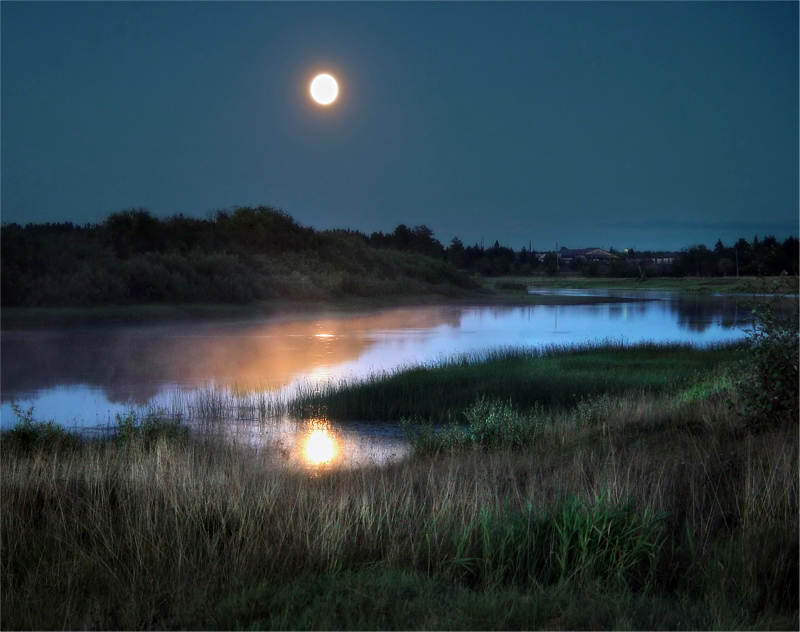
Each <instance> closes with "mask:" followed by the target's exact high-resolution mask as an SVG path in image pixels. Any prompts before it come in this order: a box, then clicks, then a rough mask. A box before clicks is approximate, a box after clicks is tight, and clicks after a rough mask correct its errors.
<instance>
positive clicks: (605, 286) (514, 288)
mask: <svg viewBox="0 0 800 632" xmlns="http://www.w3.org/2000/svg"><path fill="white" fill-rule="evenodd" d="M797 282H798V281H797V277H738V278H737V277H723V278H704V277H699V278H695V277H683V278H669V277H661V278H657V279H647V280H645V281H639V280H637V279H616V278H615V279H609V278H604V277H601V278H587V277H579V276H566V275H564V276H555V277H512V276H502V277H487V278H483V279H480V283H481V287H480V288H479V289H477V290H474V291H466V292H463V293H459V294H458V295H445V294H435V293H431V294H413V295H400V296H398V295H393V296H382V297H345V298H339V299H327V300H320V301H308V300H303V301H296V300H288V299H281V300H276V301H272V302H266V301H261V302H255V303H246V304H233V303H182V304H164V303H146V304H136V305H102V306H92V307H6V308H3V309H2V310H0V329H2V330H3V331H8V330H29V329H42V328H60V327H82V326H116V325H144V324H159V323H180V322H187V321H197V320H208V321H233V320H241V319H245V320H251V319H258V318H267V317H275V316H278V315H281V314H283V315H295V314H315V313H324V312H334V313H343V312H344V313H347V312H354V313H359V312H364V311H369V310H376V309H386V308H401V307H426V306H429V307H432V306H459V305H461V306H467V305H469V306H475V305H482V306H526V305H530V306H533V305H596V304H607V303H628V302H637V301H645V300H649V299H648V297H646V296H642V297H609V296H569V295H562V296H558V295H549V294H530V293H528V290H530V289H533V290H545V291H548V290H628V291H632V292H633V291H652V290H655V291H671V292H681V293H684V292H685V293H689V294H704V295H711V294H715V295H724V296H736V295H747V294H754V293H758V292H759V291H760V292H764V291H768V290H770V289H772V290H773V291H777V292H778V293H780V294H790V293H796V292H797V291H798V287H797ZM503 286H505V287H503Z"/></svg>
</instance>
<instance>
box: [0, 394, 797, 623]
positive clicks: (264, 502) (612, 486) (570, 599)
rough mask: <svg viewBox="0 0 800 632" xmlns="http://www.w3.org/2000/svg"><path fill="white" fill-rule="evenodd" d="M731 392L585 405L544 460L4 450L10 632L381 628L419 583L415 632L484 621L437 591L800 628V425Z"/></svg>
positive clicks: (531, 615)
mask: <svg viewBox="0 0 800 632" xmlns="http://www.w3.org/2000/svg"><path fill="white" fill-rule="evenodd" d="M714 384H719V381H718V380H717V381H715V380H710V381H709V382H708V385H707V387H706V388H705V389H695V390H694V391H692V392H690V390H691V389H688V388H687V389H685V390H684V391H682V392H681V393H679V394H678V395H675V394H667V393H662V394H659V395H656V394H654V393H652V392H642V391H640V392H638V393H635V394H626V395H620V396H616V397H611V396H607V397H606V399H605V400H603V399H602V397H603V396H601V397H599V398H597V399H594V400H585V401H584V404H583V409H582V410H583V412H581V413H574V411H573V412H570V411H568V410H564V411H562V412H557V413H555V417H554V418H553V419H552V420H551V423H550V424H548V425H547V426H546V427H545V428H544V429H543V431H542V432H541V433H540V434H539V435H538V437H537V439H536V441H534V442H532V443H529V444H526V445H525V446H524V449H519V448H514V449H504V448H500V449H495V450H491V451H483V450H460V451H457V452H453V453H439V454H438V455H436V456H434V457H427V458H418V459H411V460H409V461H406V462H403V463H400V464H396V465H392V466H389V467H385V468H374V467H367V468H363V469H360V470H355V471H330V472H320V473H319V474H318V475H315V476H310V477H309V476H308V475H307V474H303V473H299V472H296V471H293V470H289V469H285V468H281V467H278V466H276V465H275V464H274V463H275V462H274V460H272V459H271V458H270V455H269V454H267V453H264V452H259V453H255V452H252V451H248V450H245V449H242V448H237V447H233V446H230V445H224V444H219V443H208V442H203V441H199V440H191V441H188V442H175V441H170V440H168V439H166V438H162V440H158V441H156V442H155V443H154V444H152V445H150V446H147V447H146V446H145V445H143V444H141V443H137V442H133V443H131V444H129V445H127V446H121V445H119V444H118V443H114V442H100V443H93V444H88V445H85V446H83V447H82V448H81V449H80V450H77V451H60V452H55V453H45V452H34V453H19V452H17V451H15V450H9V449H7V448H6V446H5V444H4V445H3V446H2V463H1V464H0V473H1V474H2V477H1V478H0V498H2V503H3V511H2V516H1V517H0V521H1V522H0V525H1V526H2V534H3V548H2V556H1V557H0V561H2V569H0V570H2V578H1V579H0V582H1V584H0V587H2V593H1V595H0V598H1V599H2V611H1V612H2V627H3V628H37V629H41V628H52V627H67V628H76V627H89V628H94V627H103V628H142V627H214V626H221V627H236V626H249V625H273V624H274V625H275V626H277V627H281V626H283V627H288V628H292V627H296V626H297V625H299V624H298V621H301V620H302V621H305V622H306V623H308V619H302V616H303V615H301V614H300V613H302V612H303V611H305V610H306V609H309V608H310V609H311V611H313V612H317V613H319V616H320V619H319V621H320V622H321V623H318V625H328V626H330V627H348V626H347V624H348V622H353V621H357V620H360V621H362V625H363V626H364V627H379V626H377V624H376V622H380V621H383V620H382V619H380V618H379V617H380V615H379V614H377V610H376V608H375V607H374V606H366V605H365V603H371V602H370V601H369V599H367V600H366V601H365V599H364V598H363V596H362V595H363V591H364V590H365V589H366V590H368V587H369V586H370V585H371V584H372V583H374V584H376V585H378V586H385V585H386V584H385V582H386V581H388V579H387V578H393V577H394V578H397V577H400V579H397V581H398V586H399V587H400V588H402V587H403V586H405V587H407V588H408V590H409V591H410V593H409V594H410V595H412V596H413V595H417V597H413V599H416V601H413V603H416V604H417V606H415V607H416V608H419V609H417V610H412V611H411V612H410V613H409V614H408V615H402V614H401V613H399V612H398V614H397V616H398V617H400V618H399V620H398V621H397V623H396V625H397V626H398V627H404V624H409V626H410V624H413V625H414V626H415V627H416V626H419V627H430V625H431V621H449V622H450V625H452V626H453V627H458V626H459V625H460V624H461V625H463V624H464V620H465V619H464V618H459V617H458V616H457V613H451V615H450V616H451V618H445V619H436V618H435V617H434V618H433V619H431V618H430V617H432V616H434V615H430V616H429V615H426V614H425V612H427V611H426V610H425V608H427V607H428V606H429V605H430V601H429V600H428V601H425V600H424V599H422V598H421V597H419V592H420V591H421V590H422V589H421V588H419V587H420V586H427V587H431V586H433V587H437V589H438V590H441V594H439V595H438V599H437V601H439V602H441V604H444V605H445V606H446V605H447V604H450V605H453V606H456V605H457V607H459V608H462V609H464V610H463V612H469V611H470V610H469V607H468V606H467V605H465V604H466V603H467V602H469V601H473V600H474V601H475V602H476V603H481V604H483V605H482V606H481V607H482V608H483V607H485V608H486V610H485V612H489V611H491V612H499V611H500V610H501V609H502V608H505V607H507V606H508V605H509V604H510V603H513V600H512V601H509V600H510V599H511V596H512V595H516V597H514V598H515V599H516V598H522V599H530V597H524V595H531V594H538V595H540V597H537V598H536V599H541V601H536V602H535V603H538V604H539V605H540V606H541V608H542V609H541V610H531V611H530V612H528V613H527V614H526V613H517V615H515V617H511V619H508V620H509V621H516V622H517V624H518V625H519V626H520V627H531V626H533V625H534V624H535V625H536V626H540V627H541V626H547V627H582V626H586V625H592V626H594V627H597V626H600V627H605V626H608V625H609V623H608V621H609V620H612V619H609V620H606V619H603V620H598V619H597V618H596V617H597V616H598V615H597V613H598V612H611V613H616V614H615V615H614V617H622V616H623V615H624V614H625V613H626V612H627V613H628V614H627V616H629V617H634V616H635V617H636V618H635V619H632V620H628V623H627V625H628V626H629V627H633V628H636V627H695V628H711V627H723V628H726V627H734V626H737V627H745V628H754V627H759V628H762V627H763V628H775V627H788V628H791V627H792V626H796V625H797V611H798V602H797V588H798V586H797V576H798V564H797V560H798V538H797V533H798V496H799V495H800V484H799V483H798V478H797V471H798V445H797V440H796V429H791V428H786V427H782V428H771V429H767V430H765V431H763V432H760V433H758V434H750V433H747V432H745V431H744V430H743V427H742V426H741V424H739V423H738V422H737V421H736V420H735V417H732V416H731V411H730V408H729V406H728V404H727V403H726V401H725V400H726V398H727V397H726V395H725V393H722V392H721V391H715V388H714V386H713V385H714ZM727 394H728V395H730V393H727ZM734 395H735V393H734ZM573 413H574V414H573ZM278 461H279V459H278ZM360 578H363V579H360ZM337 586H338V587H337ZM315 587H316V588H315ZM348 587H351V588H352V590H351V589H350V588H348ZM415 587H416V588H415ZM400 588H398V590H399V589H400ZM381 590H384V589H383V588H382V589H381ZM309 591H310V592H309ZM354 591H362V592H360V593H356V592H354ZM415 591H416V592H415ZM464 591H467V592H464ZM309 594H312V595H313V594H317V595H318V596H319V597H320V599H321V600H322V601H323V602H324V603H325V604H327V606H325V607H326V608H328V609H329V610H330V611H329V612H327V614H323V613H322V612H321V611H322V609H323V607H322V606H319V605H316V604H309V603H308V596H309ZM367 594H369V593H367ZM380 594H383V595H386V594H389V593H385V592H384V593H380ZM470 595H472V596H470ZM375 598H376V599H378V598H379V595H376V597H375ZM380 598H382V597H380ZM395 598H396V599H400V600H401V601H402V600H403V599H405V597H403V596H402V595H401V594H396V595H395ZM408 599H412V597H408ZM583 599H588V600H589V601H588V602H589V603H592V604H594V606H593V608H591V610H592V611H593V612H594V614H591V613H588V612H584V611H585V610H589V609H588V608H585V607H584V608H582V607H581V606H579V605H577V604H576V602H577V601H580V600H583ZM487 600H488V601H487ZM312 601H313V600H312ZM301 602H302V603H301ZM523 602H524V603H528V604H531V603H534V602H530V601H523ZM334 604H338V605H334ZM558 604H561V605H558ZM647 604H650V605H651V606H652V608H650V607H648V605H647ZM431 607H433V606H431ZM442 607H444V606H442ZM537 607H538V606H537ZM365 608H367V609H366V610H365ZM559 608H561V610H559ZM564 608H566V609H567V610H563V609H564ZM670 611H674V612H678V613H682V616H683V615H685V616H687V617H689V618H688V619H685V620H683V622H681V621H680V620H676V619H675V618H674V616H675V615H668V614H666V613H667V612H670ZM364 612H375V614H374V615H373V617H374V618H372V619H369V620H368V621H365V620H364V619H363V618H362V619H359V618H358V617H359V616H362V615H363V613H364ZM432 612H434V613H439V614H436V616H443V615H442V611H441V610H439V609H435V608H434V610H432ZM482 612H483V611H482ZM653 612H658V613H661V615H660V616H663V617H664V618H663V619H656V620H654V619H653V618H652V617H653ZM281 613H283V614H281ZM287 613H289V614H287ZM291 613H297V614H296V615H291ZM359 613H361V614H359ZM548 613H549V614H548ZM578 613H583V614H580V616H578ZM506 614H508V613H506ZM403 616H407V617H408V618H406V619H403V618H402V617H403ZM609 616H611V615H609ZM293 617H295V618H293ZM453 617H455V618H453ZM463 617H466V615H463ZM548 617H551V618H548ZM593 617H594V618H593ZM504 620H505V619H504ZM613 620H614V621H617V622H620V621H623V620H622V619H619V618H616V619H613ZM604 621H605V623H604ZM687 621H688V623H687ZM270 622H271V623H270ZM312 627H313V626H312Z"/></svg>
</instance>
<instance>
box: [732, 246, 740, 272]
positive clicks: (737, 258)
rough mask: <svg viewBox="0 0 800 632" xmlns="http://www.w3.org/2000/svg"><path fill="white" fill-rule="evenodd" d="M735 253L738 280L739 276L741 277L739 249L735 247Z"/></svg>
mask: <svg viewBox="0 0 800 632" xmlns="http://www.w3.org/2000/svg"><path fill="white" fill-rule="evenodd" d="M733 252H735V253H736V276H737V278H738V276H739V249H738V248H737V247H736V246H734V247H733Z"/></svg>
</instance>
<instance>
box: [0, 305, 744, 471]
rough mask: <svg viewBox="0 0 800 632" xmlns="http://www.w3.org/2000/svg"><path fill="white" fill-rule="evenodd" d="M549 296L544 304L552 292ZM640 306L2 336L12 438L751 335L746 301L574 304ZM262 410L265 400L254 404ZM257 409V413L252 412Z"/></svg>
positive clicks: (2, 380) (241, 436) (330, 444)
mask: <svg viewBox="0 0 800 632" xmlns="http://www.w3.org/2000/svg"><path fill="white" fill-rule="evenodd" d="M543 293H544V292H543ZM546 293H547V294H563V295H571V296H575V295H591V296H599V297H614V299H615V300H619V299H620V298H623V299H628V300H626V302H614V303H600V304H591V305H558V306H556V305H539V306H480V305H475V306H425V307H403V308H391V309H381V310H376V311H374V312H370V313H358V314H343V313H336V314H319V313H318V314H313V315H307V316H303V315H291V316H282V317H280V316H279V317H270V318H266V319H263V320H259V321H253V320H250V321H247V322H239V323H231V322H225V323H207V322H206V323H189V324H187V323H182V324H175V325H168V326H152V325H151V326H136V327H104V328H94V329H71V330H47V331H41V330H39V331H9V332H2V347H1V353H2V373H1V374H0V376H1V377H0V385H1V387H2V388H1V390H0V393H1V394H2V414H1V415H0V422H1V423H2V425H3V427H8V426H9V425H11V424H13V423H14V421H15V417H14V415H13V412H12V410H11V405H12V404H17V405H19V406H21V407H22V408H28V407H30V406H33V407H34V416H35V417H36V418H37V419H53V420H55V421H57V422H59V423H61V424H63V425H65V426H69V427H76V426H77V427H80V428H84V429H86V428H91V427H97V426H104V425H108V424H110V423H113V420H114V418H115V415H116V414H118V413H121V414H124V413H126V412H128V411H130V410H132V409H139V408H141V407H147V406H149V407H157V406H161V407H164V408H167V409H169V408H170V407H173V408H174V406H175V402H179V403H180V404H181V405H183V406H186V405H189V404H190V403H191V402H192V398H197V397H203V396H204V397H208V394H209V393H210V392H215V391H216V392H220V391H221V392H225V393H234V394H236V396H244V395H243V394H246V396H247V397H249V398H251V400H252V401H256V400H257V399H258V397H259V395H260V396H261V397H262V400H263V398H264V397H268V398H273V397H276V396H277V397H288V396H291V393H292V392H293V391H294V389H296V388H297V386H298V385H299V384H301V383H308V382H311V383H312V384H313V383H314V382H316V381H321V380H329V379H337V378H342V377H355V378H358V377H360V376H364V375H367V374H369V373H371V372H373V371H381V370H388V369H394V368H396V367H400V366H403V365H407V364H412V363H419V362H429V361H433V360H436V359H437V358H440V357H447V356H450V355H453V354H458V353H464V352H471V351H482V350H487V349H491V348H497V347H506V346H518V345H542V344H552V343H575V342H583V341H591V340H602V339H612V340H620V341H624V342H626V343H634V342H638V341H642V340H654V341H687V342H691V343H693V344H699V345H704V344H709V343H714V342H719V341H726V340H733V339H737V338H741V337H742V336H743V335H744V331H743V327H744V319H745V318H746V316H747V315H748V313H747V311H746V310H744V309H742V308H741V307H739V306H737V303H739V302H740V301H741V297H723V296H701V295H686V294H679V293H674V292H643V291H613V290H595V291H591V290H562V291H549V292H546ZM254 398H255V399H254ZM251 400H248V401H251ZM237 416H238V417H239V419H238V420H237V421H236V423H233V421H234V420H231V424H229V426H230V427H231V428H234V427H235V428H236V429H237V432H236V433H235V436H236V438H237V440H241V441H247V442H250V443H254V444H258V445H270V446H272V447H273V448H275V450H276V453H277V454H280V455H281V457H282V458H283V459H284V460H286V461H287V462H288V463H300V464H306V465H308V464H312V465H325V466H330V465H334V464H358V463H363V462H368V461H385V460H391V459H394V458H399V457H401V456H402V455H403V454H405V452H406V445H405V442H404V441H403V437H402V434H401V432H400V430H399V428H398V427H397V425H396V424H385V425H378V426H376V425H374V424H369V425H366V424H364V425H362V424H357V423H355V424H352V423H351V424H340V423H337V424H331V423H324V422H322V421H320V420H312V421H304V422H297V421H294V420H290V419H285V418H278V419H271V420H270V421H269V422H268V423H256V422H254V421H248V420H247V419H246V417H247V415H244V418H245V419H242V415H237Z"/></svg>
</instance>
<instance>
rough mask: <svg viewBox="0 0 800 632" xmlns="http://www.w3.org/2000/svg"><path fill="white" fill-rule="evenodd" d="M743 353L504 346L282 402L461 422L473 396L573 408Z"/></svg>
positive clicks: (729, 349)
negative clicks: (590, 399) (592, 399)
mask: <svg viewBox="0 0 800 632" xmlns="http://www.w3.org/2000/svg"><path fill="white" fill-rule="evenodd" d="M741 358H744V353H743V351H742V346H741V345H740V344H725V345H716V346H711V347H708V348H704V349H700V348H697V347H692V346H691V345H688V344H655V343H644V344H638V345H632V346H631V345H624V344H622V343H619V342H600V343H588V344H580V345H551V346H546V347H540V348H535V347H534V348H530V347H523V348H506V349H500V350H491V351H487V352H483V353H469V354H463V355H459V356H454V357H452V358H447V359H443V360H439V361H437V362H432V363H428V364H423V365H418V366H410V367H402V368H400V369H397V370H394V371H389V372H380V373H375V374H372V375H370V376H368V377H366V378H364V379H360V380H355V379H341V380H334V381H330V382H323V383H321V384H320V383H318V384H314V385H313V386H311V385H307V386H305V387H302V386H301V388H300V389H299V392H298V394H297V396H296V397H294V398H293V399H292V400H290V401H289V402H288V411H289V412H290V413H291V414H293V415H296V416H299V417H304V416H311V415H317V414H319V411H324V412H325V414H326V415H327V416H328V417H329V418H331V419H336V420H350V419H357V420H367V421H369V420H381V421H383V420H397V419H402V418H406V419H413V420H430V421H434V422H438V423H446V422H450V421H455V422H457V423H461V422H464V421H465V419H464V416H463V411H464V410H466V409H468V407H470V406H472V405H473V404H474V403H475V398H476V396H477V394H481V395H483V396H485V397H487V398H489V399H494V400H502V401H511V402H512V403H513V406H514V407H516V408H517V409H518V410H519V411H521V412H527V411H529V410H530V409H531V408H532V407H534V406H535V405H541V406H548V407H550V406H562V407H564V406H572V405H575V404H576V403H577V402H579V401H580V400H582V399H584V398H587V397H594V396H597V395H602V394H605V393H608V394H617V395H619V394H623V393H626V392H634V391H638V390H642V389H647V390H650V391H651V392H653V393H659V392H665V391H669V390H671V389H675V388H680V387H681V386H683V385H686V384H688V383H690V382H691V381H692V380H693V379H695V378H697V376H698V375H701V374H703V373H706V372H708V371H710V370H712V369H714V368H716V367H718V366H719V365H721V364H724V363H729V362H733V361H735V360H737V359H741Z"/></svg>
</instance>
